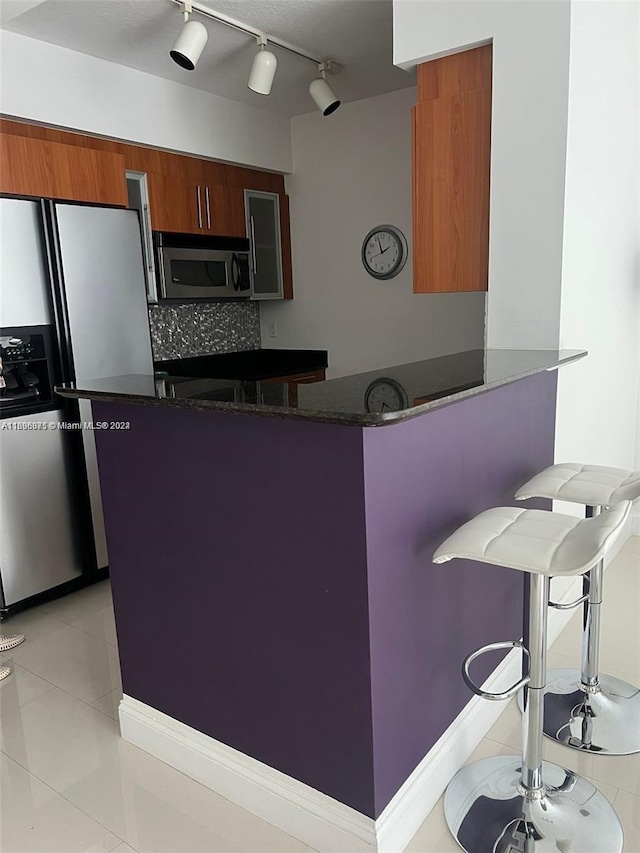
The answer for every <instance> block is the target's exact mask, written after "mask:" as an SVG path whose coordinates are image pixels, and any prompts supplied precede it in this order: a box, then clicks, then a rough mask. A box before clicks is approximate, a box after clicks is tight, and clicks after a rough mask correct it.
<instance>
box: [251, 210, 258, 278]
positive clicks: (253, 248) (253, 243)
mask: <svg viewBox="0 0 640 853" xmlns="http://www.w3.org/2000/svg"><path fill="white" fill-rule="evenodd" d="M249 224H250V225H251V262H252V264H253V274H254V275H255V274H256V273H257V272H258V263H257V261H256V229H255V225H254V223H253V216H250V217H249Z"/></svg>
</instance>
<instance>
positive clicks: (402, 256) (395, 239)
mask: <svg viewBox="0 0 640 853" xmlns="http://www.w3.org/2000/svg"><path fill="white" fill-rule="evenodd" d="M361 254H362V263H363V264H364V268H365V269H366V271H367V272H368V273H369V275H371V276H373V277H374V278H381V279H383V278H393V277H394V276H396V275H398V273H399V272H400V270H401V269H402V268H403V266H404V265H405V263H406V260H407V241H406V240H405V237H404V234H403V233H402V231H400V230H399V229H398V228H395V227H394V226H393V225H379V226H378V227H377V228H373V229H372V230H371V231H369V233H368V234H367V236H366V237H365V238H364V242H363V244H362V253H361Z"/></svg>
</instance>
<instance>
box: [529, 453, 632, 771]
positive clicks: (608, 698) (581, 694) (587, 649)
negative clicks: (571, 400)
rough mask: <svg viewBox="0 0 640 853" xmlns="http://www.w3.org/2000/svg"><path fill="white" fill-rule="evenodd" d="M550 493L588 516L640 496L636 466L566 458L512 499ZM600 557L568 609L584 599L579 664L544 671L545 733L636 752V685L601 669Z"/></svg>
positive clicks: (615, 751)
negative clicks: (631, 468)
mask: <svg viewBox="0 0 640 853" xmlns="http://www.w3.org/2000/svg"><path fill="white" fill-rule="evenodd" d="M534 497H538V498H550V499H552V500H562V501H571V502H572V503H578V504H582V505H583V506H584V507H585V508H586V517H587V518H591V517H593V516H595V515H598V514H599V513H600V512H602V510H603V509H604V508H605V507H607V506H614V505H615V504H617V503H619V502H620V501H635V500H637V499H638V498H640V471H625V470H623V469H621V468H608V467H605V466H602V465H580V464H579V463H573V462H570V463H565V464H561V465H552V466H551V467H549V468H546V469H545V470H544V471H541V472H540V473H539V474H536V476H535V477H533V478H532V479H531V480H529V481H528V482H527V483H525V484H524V486H522V487H521V488H520V489H518V491H517V492H516V500H519V501H522V500H527V499H528V498H534ZM603 580H604V560H600V561H599V562H598V563H597V564H596V565H595V566H594V567H593V568H592V569H591V570H590V571H589V572H588V573H587V574H586V575H585V580H584V583H583V595H582V596H581V597H580V598H579V599H578V600H577V601H573V602H571V603H570V604H563V605H558V604H556V603H555V602H553V601H550V602H549V604H550V606H551V607H557V608H559V609H561V610H568V609H570V608H572V607H575V606H577V605H579V604H581V603H582V602H584V615H583V621H582V625H583V628H582V663H581V669H554V670H551V671H550V672H549V674H548V676H547V689H546V695H545V704H544V734H545V735H546V736H547V737H549V738H552V739H553V740H556V741H558V742H559V743H562V744H564V745H565V746H569V747H571V748H572V749H578V750H582V751H584V752H594V753H595V752H598V753H602V754H604V755H629V754H631V753H634V752H640V690H638V688H637V687H634V686H633V685H631V684H628V683H627V682H626V681H622V680H621V679H619V678H614V677H613V676H611V675H605V674H603V673H601V672H600V618H601V607H602V594H603Z"/></svg>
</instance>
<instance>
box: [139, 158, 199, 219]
mask: <svg viewBox="0 0 640 853" xmlns="http://www.w3.org/2000/svg"><path fill="white" fill-rule="evenodd" d="M147 179H148V186H149V207H150V212H151V227H152V229H153V230H154V231H177V232H179V233H187V234H203V233H204V222H205V219H204V198H203V194H202V188H201V187H200V186H199V185H196V184H194V183H190V182H188V181H184V180H183V179H182V177H181V176H176V175H156V174H153V173H152V172H149V174H148V176H147Z"/></svg>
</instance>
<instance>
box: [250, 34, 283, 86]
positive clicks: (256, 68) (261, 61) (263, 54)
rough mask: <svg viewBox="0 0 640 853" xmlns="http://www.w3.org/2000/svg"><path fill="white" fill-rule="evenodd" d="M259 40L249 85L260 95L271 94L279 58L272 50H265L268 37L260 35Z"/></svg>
mask: <svg viewBox="0 0 640 853" xmlns="http://www.w3.org/2000/svg"><path fill="white" fill-rule="evenodd" d="M257 41H258V45H259V46H260V47H259V50H258V52H257V53H256V55H255V57H254V59H253V65H252V66H251V74H249V82H248V83H247V86H248V87H249V88H250V89H251V90H252V91H253V92H257V93H258V94H259V95H269V94H270V93H271V86H272V85H273V78H274V77H275V73H276V68H277V67H278V60H277V58H276V57H275V55H274V54H273V53H271V51H270V50H265V48H266V46H267V39H266V38H265V37H264V36H259V37H258V39H257Z"/></svg>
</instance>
